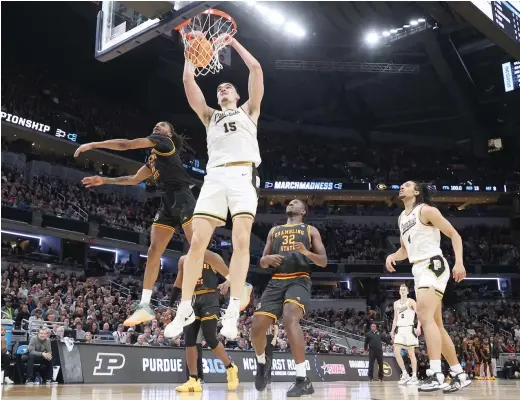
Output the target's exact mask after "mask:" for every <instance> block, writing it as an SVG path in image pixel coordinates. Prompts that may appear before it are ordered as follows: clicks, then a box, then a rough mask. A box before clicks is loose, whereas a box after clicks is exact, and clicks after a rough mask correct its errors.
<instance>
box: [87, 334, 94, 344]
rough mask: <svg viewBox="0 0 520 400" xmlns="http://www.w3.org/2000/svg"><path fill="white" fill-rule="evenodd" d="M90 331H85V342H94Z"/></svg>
mask: <svg viewBox="0 0 520 400" xmlns="http://www.w3.org/2000/svg"><path fill="white" fill-rule="evenodd" d="M93 340H94V339H93V337H92V333H91V332H85V343H94V342H93Z"/></svg>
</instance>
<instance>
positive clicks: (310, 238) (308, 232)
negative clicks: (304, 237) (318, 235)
mask: <svg viewBox="0 0 520 400" xmlns="http://www.w3.org/2000/svg"><path fill="white" fill-rule="evenodd" d="M307 234H308V235H309V248H310V249H312V235H311V226H310V225H307Z"/></svg>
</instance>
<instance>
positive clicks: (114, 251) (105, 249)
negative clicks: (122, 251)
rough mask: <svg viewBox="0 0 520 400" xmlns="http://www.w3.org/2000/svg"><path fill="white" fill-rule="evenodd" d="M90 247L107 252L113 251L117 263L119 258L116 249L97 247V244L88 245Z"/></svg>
mask: <svg viewBox="0 0 520 400" xmlns="http://www.w3.org/2000/svg"><path fill="white" fill-rule="evenodd" d="M90 248H91V249H94V250H99V251H107V252H109V253H114V254H115V255H116V264H117V262H118V259H119V252H118V251H117V250H114V249H107V248H106V247H97V246H90Z"/></svg>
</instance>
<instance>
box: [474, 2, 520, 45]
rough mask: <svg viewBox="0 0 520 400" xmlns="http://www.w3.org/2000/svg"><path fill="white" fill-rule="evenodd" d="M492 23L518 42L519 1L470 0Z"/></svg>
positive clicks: (519, 31)
mask: <svg viewBox="0 0 520 400" xmlns="http://www.w3.org/2000/svg"><path fill="white" fill-rule="evenodd" d="M472 3H473V4H474V5H475V6H476V7H478V9H479V10H480V11H482V12H483V13H484V14H485V15H486V16H487V17H488V18H489V19H490V20H491V21H493V23H494V24H495V25H496V26H498V27H499V28H500V29H502V31H504V33H506V34H507V36H509V37H510V38H511V39H513V40H514V41H515V42H516V43H519V44H520V1H483V0H479V1H472Z"/></svg>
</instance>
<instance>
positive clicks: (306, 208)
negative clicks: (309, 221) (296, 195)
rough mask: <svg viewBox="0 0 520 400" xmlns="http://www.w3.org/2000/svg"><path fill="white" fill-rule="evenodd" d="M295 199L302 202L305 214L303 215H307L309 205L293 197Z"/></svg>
mask: <svg viewBox="0 0 520 400" xmlns="http://www.w3.org/2000/svg"><path fill="white" fill-rule="evenodd" d="M295 200H298V201H299V202H300V203H302V204H303V207H304V208H305V216H304V217H306V216H307V215H309V205H308V204H307V203H306V202H305V201H303V200H301V199H295Z"/></svg>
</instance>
